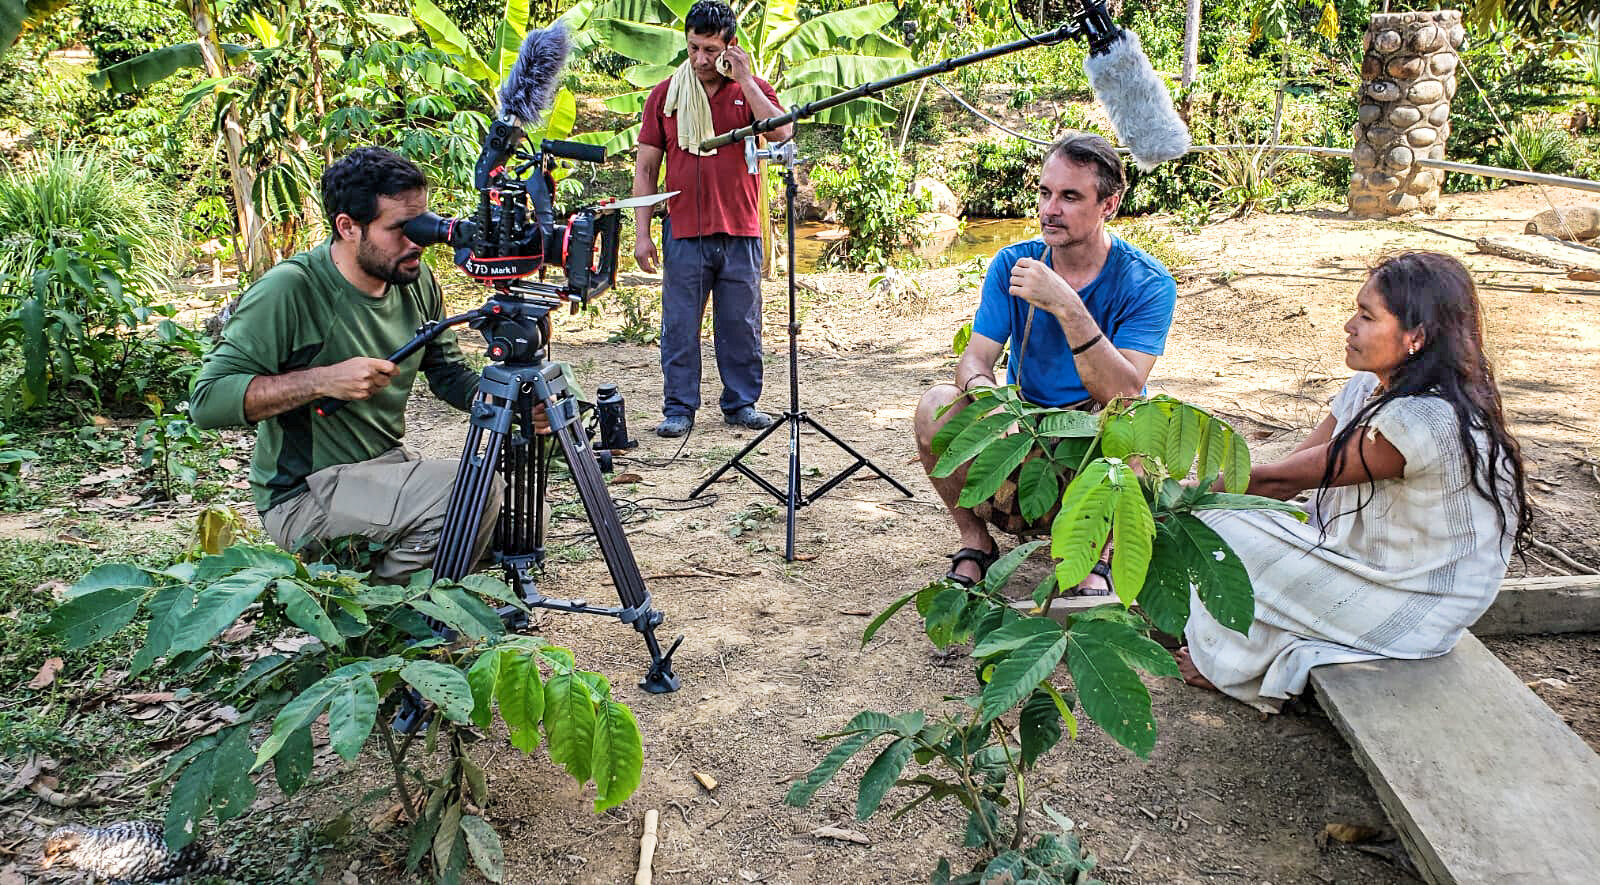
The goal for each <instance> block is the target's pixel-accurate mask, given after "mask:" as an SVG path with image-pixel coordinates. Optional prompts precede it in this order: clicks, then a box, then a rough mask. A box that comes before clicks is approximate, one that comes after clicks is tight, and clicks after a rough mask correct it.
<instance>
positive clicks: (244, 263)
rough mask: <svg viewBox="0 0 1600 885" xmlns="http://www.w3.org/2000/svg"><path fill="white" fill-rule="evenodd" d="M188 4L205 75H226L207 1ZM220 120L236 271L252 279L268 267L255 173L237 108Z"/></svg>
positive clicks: (230, 109)
mask: <svg viewBox="0 0 1600 885" xmlns="http://www.w3.org/2000/svg"><path fill="white" fill-rule="evenodd" d="M187 5H188V9H187V12H188V13H189V20H190V21H191V22H193V23H194V30H195V34H196V36H197V37H199V41H198V42H199V45H200V57H201V58H202V59H203V61H204V62H205V68H206V76H207V77H225V76H227V75H228V62H227V59H226V58H225V57H224V56H223V54H222V46H221V45H220V44H219V43H218V42H217V33H216V28H215V25H214V23H213V21H212V13H211V2H210V0H189V3H188V4H187ZM221 121H222V149H223V151H224V152H225V153H226V154H227V157H228V177H229V179H230V181H231V182H232V184H233V203H234V211H235V213H236V215H237V222H238V226H239V238H240V240H242V241H243V244H244V252H243V254H240V255H238V261H239V270H240V273H241V275H243V274H246V273H247V274H248V275H249V276H250V278H251V279H255V278H257V277H259V276H261V274H262V273H264V272H265V271H266V269H267V268H268V267H270V266H271V262H270V260H269V259H268V257H267V249H266V248H265V246H266V244H265V243H264V242H263V234H264V233H265V231H264V230H263V225H262V223H261V216H260V214H259V213H257V212H256V207H255V203H254V201H253V199H252V197H251V193H252V192H253V191H254V190H255V174H254V173H252V172H251V171H250V170H249V169H248V168H246V167H245V165H244V127H243V126H241V125H240V124H239V112H238V110H237V109H236V108H233V107H228V108H224V109H223V112H222V115H221Z"/></svg>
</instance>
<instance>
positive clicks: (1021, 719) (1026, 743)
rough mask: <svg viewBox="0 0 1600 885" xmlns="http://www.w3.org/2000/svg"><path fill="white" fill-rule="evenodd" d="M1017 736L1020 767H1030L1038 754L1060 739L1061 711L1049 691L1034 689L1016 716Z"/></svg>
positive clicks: (1037, 757) (1036, 759)
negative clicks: (1019, 749) (1019, 746)
mask: <svg viewBox="0 0 1600 885" xmlns="http://www.w3.org/2000/svg"><path fill="white" fill-rule="evenodd" d="M1017 737H1018V741H1019V742H1020V743H1021V745H1022V767H1023V768H1025V769H1026V768H1032V767H1033V763H1035V762H1037V761H1038V760H1039V757H1040V756H1043V755H1044V754H1045V753H1048V752H1050V748H1051V747H1054V746H1055V745H1056V744H1057V743H1059V742H1060V741H1061V712H1060V711H1059V710H1057V709H1056V702H1055V700H1054V699H1053V698H1051V696H1050V693H1049V692H1047V691H1042V690H1035V691H1034V693H1033V694H1032V695H1030V696H1029V697H1028V701H1027V703H1025V704H1023V705H1022V713H1021V715H1019V716H1018V717H1017Z"/></svg>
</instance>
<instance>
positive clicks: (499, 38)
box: [495, 0, 529, 80]
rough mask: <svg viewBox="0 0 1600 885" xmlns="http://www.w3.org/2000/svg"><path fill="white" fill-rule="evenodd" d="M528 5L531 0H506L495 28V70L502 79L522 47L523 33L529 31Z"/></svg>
mask: <svg viewBox="0 0 1600 885" xmlns="http://www.w3.org/2000/svg"><path fill="white" fill-rule="evenodd" d="M528 5H529V0H506V6H505V12H504V13H503V14H502V15H501V17H500V24H499V26H498V27H497V28H496V30H495V44H496V45H495V49H496V50H497V51H496V53H495V54H496V56H497V58H496V59H495V70H496V72H497V73H498V74H499V79H500V80H504V79H505V77H506V73H507V72H508V71H510V70H511V66H512V65H513V64H515V63H516V61H517V55H518V53H519V52H520V51H521V49H522V35H523V34H525V33H527V31H528Z"/></svg>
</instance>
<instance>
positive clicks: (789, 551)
mask: <svg viewBox="0 0 1600 885" xmlns="http://www.w3.org/2000/svg"><path fill="white" fill-rule="evenodd" d="M787 423H788V425H789V495H788V497H787V498H785V499H784V502H783V504H784V508H785V510H786V511H787V513H786V520H787V522H786V524H785V530H786V532H785V535H784V541H783V561H784V562H794V512H795V510H796V509H797V508H799V507H801V506H803V502H804V499H803V498H802V497H801V495H800V422H799V421H797V420H794V419H792V418H791V419H790V420H789V421H788V422H787Z"/></svg>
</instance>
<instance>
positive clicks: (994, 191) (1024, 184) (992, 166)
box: [955, 138, 1040, 218]
mask: <svg viewBox="0 0 1600 885" xmlns="http://www.w3.org/2000/svg"><path fill="white" fill-rule="evenodd" d="M1039 154H1040V151H1039V149H1038V148H1036V147H1035V146H1033V145H1031V144H1029V143H1028V142H1025V141H1022V140H1021V139H1017V138H996V139H990V140H985V141H974V142H972V143H971V144H969V145H967V148H966V150H965V152H964V153H963V155H962V157H961V159H960V160H959V161H958V162H957V165H956V176H955V184H956V188H957V190H958V193H957V196H959V197H960V198H961V202H962V205H964V206H965V207H966V210H967V214H968V215H973V216H979V217H984V218H1026V217H1028V216H1030V215H1032V214H1033V212H1034V210H1035V209H1036V208H1037V207H1038V205H1039V201H1038V184H1039Z"/></svg>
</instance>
